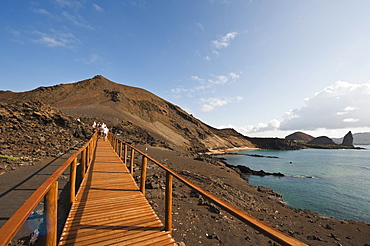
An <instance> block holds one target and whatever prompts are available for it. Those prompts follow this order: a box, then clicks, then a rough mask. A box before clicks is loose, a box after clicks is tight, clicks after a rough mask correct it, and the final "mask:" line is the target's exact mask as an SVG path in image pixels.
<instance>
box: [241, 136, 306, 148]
mask: <svg viewBox="0 0 370 246" xmlns="http://www.w3.org/2000/svg"><path fill="white" fill-rule="evenodd" d="M248 140H249V141H250V142H251V143H253V144H254V145H255V146H256V147H258V148H261V149H274V150H299V149H302V145H301V144H300V143H298V142H296V141H294V140H289V139H282V138H248Z"/></svg>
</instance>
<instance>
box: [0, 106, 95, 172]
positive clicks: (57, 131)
mask: <svg viewBox="0 0 370 246" xmlns="http://www.w3.org/2000/svg"><path fill="white" fill-rule="evenodd" d="M0 112H1V114H0V125H1V140H0V146H1V148H0V155H6V156H13V157H17V158H18V159H19V161H12V162H11V163H10V165H7V166H6V165H5V164H4V160H5V161H9V158H8V159H4V158H3V162H2V163H0V166H1V167H4V168H5V169H10V168H12V169H13V168H15V167H16V166H17V165H24V163H32V162H34V161H36V160H38V159H39V158H40V157H44V156H51V157H55V156H59V155H60V154H62V153H65V152H67V151H68V150H70V149H73V148H75V147H79V146H82V145H83V144H84V143H85V142H86V141H87V140H88V139H89V138H90V137H91V135H92V131H91V129H90V126H89V125H85V124H84V123H81V122H80V121H77V120H76V119H74V118H72V117H70V116H68V115H66V114H64V113H62V112H61V111H59V110H58V109H56V108H53V107H51V106H49V105H47V104H44V103H42V102H39V101H28V102H24V101H23V102H22V101H16V100H8V101H0ZM18 159H17V160H18Z"/></svg>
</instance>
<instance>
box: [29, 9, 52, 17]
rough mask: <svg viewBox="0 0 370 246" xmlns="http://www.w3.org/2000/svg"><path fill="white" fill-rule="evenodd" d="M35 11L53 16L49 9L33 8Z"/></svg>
mask: <svg viewBox="0 0 370 246" xmlns="http://www.w3.org/2000/svg"><path fill="white" fill-rule="evenodd" d="M33 12H34V13H36V14H41V15H46V16H52V14H51V13H50V12H49V11H47V10H46V9H33Z"/></svg>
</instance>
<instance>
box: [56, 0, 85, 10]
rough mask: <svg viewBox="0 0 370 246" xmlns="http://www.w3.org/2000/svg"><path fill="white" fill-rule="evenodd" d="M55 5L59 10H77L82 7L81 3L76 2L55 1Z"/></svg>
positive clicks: (72, 0)
mask: <svg viewBox="0 0 370 246" xmlns="http://www.w3.org/2000/svg"><path fill="white" fill-rule="evenodd" d="M55 2H56V4H57V5H58V6H59V7H61V8H73V9H78V8H80V7H82V4H81V2H79V1H76V0H55Z"/></svg>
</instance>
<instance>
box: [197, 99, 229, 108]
mask: <svg viewBox="0 0 370 246" xmlns="http://www.w3.org/2000/svg"><path fill="white" fill-rule="evenodd" d="M200 101H201V102H202V103H203V105H202V107H201V109H202V111H204V112H210V111H213V110H214V109H215V108H216V107H221V106H224V105H226V104H228V103H229V101H227V100H225V99H221V98H216V97H212V98H201V99H200Z"/></svg>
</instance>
